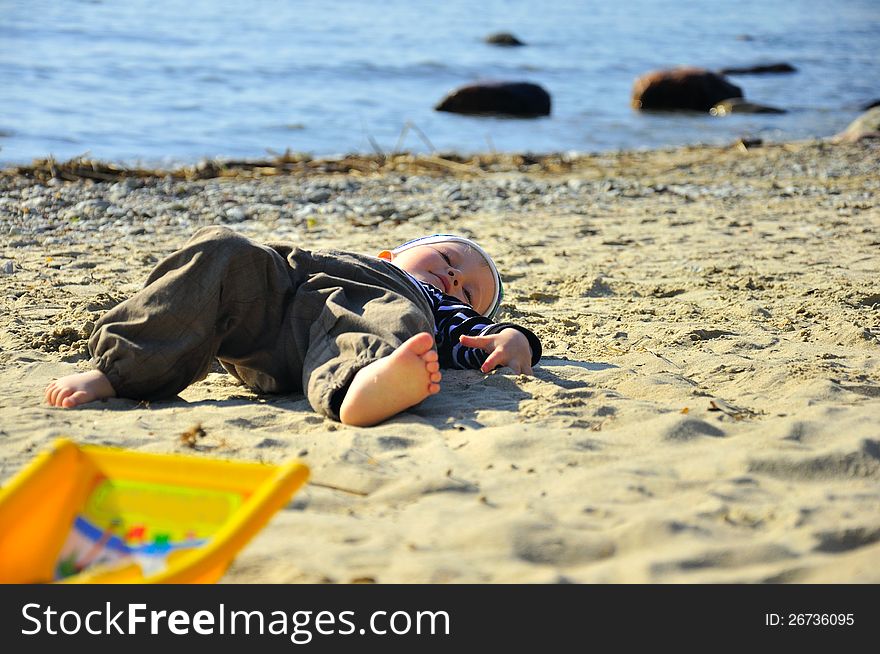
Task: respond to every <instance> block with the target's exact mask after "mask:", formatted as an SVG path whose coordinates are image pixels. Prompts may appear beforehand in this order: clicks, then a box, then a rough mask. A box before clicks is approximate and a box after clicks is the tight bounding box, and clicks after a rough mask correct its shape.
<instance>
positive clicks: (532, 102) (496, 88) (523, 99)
mask: <svg viewBox="0 0 880 654" xmlns="http://www.w3.org/2000/svg"><path fill="white" fill-rule="evenodd" d="M434 109H436V110H437V111H449V112H452V113H457V114H472V115H496V116H518V117H535V116H548V115H549V114H550V94H549V93H547V91H545V90H544V89H543V88H542V87H540V86H538V85H537V84H531V83H529V82H479V83H476V84H468V85H466V86H462V87H460V88H458V89H455V90H454V91H452V92H451V93H449V94H448V95H447V96H446V97H445V98H443V99H442V100H441V101H440V102H439V103H438V104H437V106H435V107H434Z"/></svg>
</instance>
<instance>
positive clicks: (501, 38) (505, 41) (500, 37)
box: [484, 32, 525, 46]
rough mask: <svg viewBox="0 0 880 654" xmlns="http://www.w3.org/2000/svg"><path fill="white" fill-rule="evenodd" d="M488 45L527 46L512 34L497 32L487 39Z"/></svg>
mask: <svg viewBox="0 0 880 654" xmlns="http://www.w3.org/2000/svg"><path fill="white" fill-rule="evenodd" d="M484 40H485V41H486V43H490V44H492V45H504V46H517V45H525V43H523V42H522V41H520V40H519V39H518V38H516V37H515V36H514V35H513V34H511V33H510V32H497V33H495V34H490V35H489V36H487V37H486V38H485V39H484Z"/></svg>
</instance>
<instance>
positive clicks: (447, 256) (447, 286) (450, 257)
mask: <svg viewBox="0 0 880 654" xmlns="http://www.w3.org/2000/svg"><path fill="white" fill-rule="evenodd" d="M392 260H393V261H394V263H395V264H397V265H398V266H399V267H400V268H403V269H404V270H405V271H406V272H408V273H409V274H410V275H412V276H413V277H415V278H416V279H418V280H419V281H420V282H427V283H428V284H431V286H434V287H435V288H438V289H440V290H441V291H443V292H444V293H446V294H447V295H451V296H452V297H455V298H458V299H459V300H462V301H464V302H467V303H468V304H469V305H471V306H472V307H473V308H474V309H476V310H477V311H479V312H480V313H485V312H486V311H487V310H488V308H489V305H490V304H491V302H492V300H493V299H494V297H495V278H494V276H493V275H492V270H491V269H490V268H489V264H488V263H487V262H486V260H485V259H484V258H483V256H482V255H481V254H480V253H479V252H477V251H476V250H474V249H473V248H472V247H470V246H469V245H467V244H465V243H458V242H450V243H431V244H429V245H417V246H415V247H411V248H409V249H408V250H404V251H403V252H400V253H398V254H394V255H392Z"/></svg>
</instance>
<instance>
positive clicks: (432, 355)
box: [422, 350, 439, 361]
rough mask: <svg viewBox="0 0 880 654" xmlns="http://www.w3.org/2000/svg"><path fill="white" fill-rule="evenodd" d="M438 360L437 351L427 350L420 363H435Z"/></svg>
mask: <svg viewBox="0 0 880 654" xmlns="http://www.w3.org/2000/svg"><path fill="white" fill-rule="evenodd" d="M438 358H439V357H438V356H437V350H428V351H427V352H425V353H424V354H423V355H422V361H436V360H437V359H438Z"/></svg>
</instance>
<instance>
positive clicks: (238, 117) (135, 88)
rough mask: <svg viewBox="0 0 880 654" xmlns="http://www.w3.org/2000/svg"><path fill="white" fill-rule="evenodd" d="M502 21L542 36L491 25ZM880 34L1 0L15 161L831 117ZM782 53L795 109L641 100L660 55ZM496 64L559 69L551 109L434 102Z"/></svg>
mask: <svg viewBox="0 0 880 654" xmlns="http://www.w3.org/2000/svg"><path fill="white" fill-rule="evenodd" d="M494 31H510V32H513V33H514V34H516V35H517V36H518V37H519V38H520V39H522V40H524V41H526V42H527V43H528V44H529V45H528V46H527V47H524V48H498V47H493V46H489V45H486V44H485V43H483V42H482V39H483V37H484V36H485V35H486V34H489V33H491V32H494ZM741 35H748V36H750V37H751V39H750V40H744V39H741V38H738V37H740V36H741ZM878 43H880V1H878V0H792V1H789V2H774V1H772V0H736V1H734V2H717V1H712V2H710V1H701V2H684V1H677V2H673V1H672V0H617V1H613V2H609V1H607V0H605V1H603V2H598V1H595V2H594V1H586V0H585V1H582V2H549V3H543V2H536V1H534V0H533V1H531V2H525V1H522V2H516V1H513V0H480V1H479V2H475V1H474V0H443V1H438V2H427V1H420V0H383V1H381V2H356V1H354V0H333V1H320V0H302V1H299V2H296V1H287V2H285V1H283V0H262V1H260V0H252V1H250V2H244V1H236V2H232V1H226V0H186V1H185V2H183V1H180V2H177V1H173V0H119V1H118V2H116V1H112V0H65V1H62V0H56V1H54V2H51V1H46V0H0V164H8V163H19V162H27V161H30V160H31V159H33V158H36V157H45V156H47V155H50V154H51V155H54V156H55V157H57V158H60V159H66V158H69V157H72V156H75V155H79V154H83V153H88V154H89V155H90V156H93V157H97V158H101V159H106V160H111V161H119V162H124V163H142V164H174V163H190V162H193V161H197V160H199V159H201V158H203V157H233V158H242V157H244V158H255V157H264V156H266V154H267V153H268V152H272V151H274V152H279V151H284V150H285V149H287V148H289V149H291V150H293V151H297V152H309V153H312V154H314V155H331V154H341V153H349V152H371V151H373V149H374V145H373V144H374V143H375V145H376V146H378V147H379V148H380V149H382V150H383V151H390V150H392V149H394V148H395V147H397V146H398V145H399V147H401V148H402V149H408V150H413V151H426V150H428V149H429V148H436V149H437V150H441V151H448V150H456V151H459V152H465V153H466V152H475V151H491V150H497V151H531V152H551V151H571V150H575V151H602V150H612V149H620V148H646V147H658V146H667V145H678V144H688V143H725V142H729V141H731V140H733V139H735V138H737V137H739V136H746V135H747V136H755V137H763V138H765V139H768V140H773V141H781V140H789V139H801V138H811V137H823V136H828V135H831V134H834V133H836V132H837V131H839V130H841V129H842V128H844V127H845V126H846V125H847V124H848V123H849V122H850V121H851V120H852V119H853V118H854V117H856V116H857V115H858V114H859V113H860V110H859V108H860V106H861V105H863V104H864V103H866V102H868V101H871V100H874V99H876V98H878V97H880V65H878V64H880V61H878V48H877V44H878ZM776 61H786V62H789V63H791V64H793V65H794V66H796V67H797V68H798V70H799V72H797V73H796V74H793V75H774V76H747V77H746V76H736V77H731V81H733V82H734V83H736V84H738V85H739V86H741V87H742V88H743V90H744V92H745V95H746V97H747V98H748V99H750V100H752V101H754V102H760V103H763V104H769V105H774V106H778V107H782V108H785V109H788V110H789V113H787V114H785V115H780V116H776V115H752V116H737V115H734V116H729V117H725V118H713V117H710V116H708V115H707V116H701V115H646V114H639V113H636V112H634V111H632V110H631V109H630V108H629V95H630V90H631V88H632V82H633V80H634V79H635V78H636V77H637V76H638V75H640V74H642V73H644V72H647V71H649V70H653V69H656V68H662V67H670V66H675V65H684V64H688V65H699V66H704V67H706V68H710V69H716V68H721V67H729V66H738V65H747V64H754V63H761V62H776ZM478 79H503V80H523V81H531V82H536V83H538V84H541V85H542V86H544V87H545V88H546V89H547V90H548V91H549V92H550V94H551V96H552V98H553V113H552V115H551V116H550V117H548V118H541V119H534V120H512V119H498V118H475V117H464V116H459V115H453V114H446V113H439V112H435V111H433V109H432V107H433V105H434V104H435V103H436V102H437V101H438V100H439V99H440V98H441V97H442V96H443V95H444V94H445V93H446V92H447V91H449V90H451V89H452V88H454V87H456V86H459V85H461V84H465V83H468V82H472V81H475V80H478ZM408 123H412V124H414V125H415V126H417V127H418V130H420V131H421V132H422V133H423V134H424V137H425V138H422V137H421V135H420V134H419V131H418V130H416V129H409V130H407V131H406V133H405V134H404V135H403V139H402V143H399V141H400V140H401V139H400V137H401V133H402V131H404V126H405V125H407V124H408Z"/></svg>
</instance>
